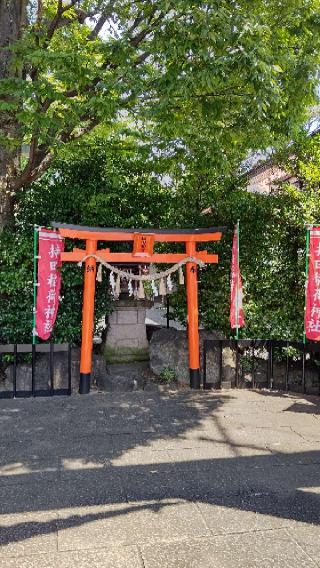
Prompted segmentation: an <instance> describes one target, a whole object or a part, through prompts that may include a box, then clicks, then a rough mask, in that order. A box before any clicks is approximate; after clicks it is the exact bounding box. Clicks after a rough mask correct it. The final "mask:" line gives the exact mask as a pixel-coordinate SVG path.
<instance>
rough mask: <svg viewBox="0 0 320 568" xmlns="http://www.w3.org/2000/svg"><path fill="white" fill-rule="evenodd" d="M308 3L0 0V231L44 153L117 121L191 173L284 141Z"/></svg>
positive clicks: (307, 62)
mask: <svg viewBox="0 0 320 568" xmlns="http://www.w3.org/2000/svg"><path fill="white" fill-rule="evenodd" d="M319 37H320V36H319V11H318V1H317V0H256V1H255V2H254V3H252V2H248V0H238V1H237V2H235V1H230V0H219V1H218V0H207V1H205V2H204V1H202V0H195V1H194V2H190V0H174V1H173V0H137V1H136V2H132V1H131V0H66V1H64V0H0V52H1V58H0V59H1V63H0V126H1V133H0V229H1V228H2V227H3V226H5V225H6V224H8V223H9V222H10V221H12V218H13V217H12V216H13V211H14V208H15V207H16V206H17V204H18V203H19V200H20V196H21V195H20V194H21V190H22V189H23V188H25V187H27V186H28V185H29V184H30V183H31V182H33V181H35V180H36V179H39V178H40V177H41V175H43V173H44V172H45V171H46V170H47V169H48V167H49V165H50V163H51V162H52V160H53V159H54V157H55V155H56V154H57V152H58V151H59V149H61V147H65V146H66V145H68V144H70V143H72V142H73V141H74V140H76V139H78V138H79V137H81V136H83V135H84V134H85V133H87V132H88V131H91V130H92V129H93V128H95V126H96V125H97V124H100V123H101V122H104V123H107V124H108V123H109V124H112V123H113V122H114V121H116V120H117V118H118V117H119V113H120V114H122V116H123V114H125V115H126V116H127V117H128V118H129V119H130V120H131V121H134V120H138V121H140V124H141V125H143V124H144V125H150V124H152V125H153V126H154V128H155V133H156V134H157V135H159V136H160V137H162V138H163V137H165V140H166V142H165V145H166V147H167V148H169V147H170V144H171V149H172V151H176V150H177V147H179V148H180V150H181V149H184V151H185V153H186V154H189V155H193V154H194V153H195V152H196V151H197V148H199V147H202V148H204V147H205V148H206V151H205V152H203V158H204V160H203V161H202V165H203V166H204V167H207V168H208V166H209V165H210V163H215V164H216V165H217V164H219V165H220V168H225V167H227V164H228V160H229V156H230V155H232V154H233V153H235V152H236V153H237V154H238V156H242V155H244V153H245V152H246V151H247V150H248V148H260V147H262V146H265V145H267V144H270V143H271V141H272V140H274V138H275V137H279V136H280V137H281V136H288V135H291V133H292V131H293V129H294V127H295V125H296V124H297V123H299V122H300V121H301V120H302V119H303V116H304V111H305V108H306V106H307V105H309V104H311V103H312V102H313V100H314V83H315V80H316V69H317V66H318V63H319Z"/></svg>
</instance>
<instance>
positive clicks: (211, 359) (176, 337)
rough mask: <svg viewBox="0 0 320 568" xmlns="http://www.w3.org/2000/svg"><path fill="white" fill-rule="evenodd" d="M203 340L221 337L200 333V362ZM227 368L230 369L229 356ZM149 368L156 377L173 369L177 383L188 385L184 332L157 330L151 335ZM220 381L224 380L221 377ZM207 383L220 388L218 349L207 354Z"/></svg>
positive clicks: (186, 346) (216, 334) (185, 334)
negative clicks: (168, 369) (167, 369)
mask: <svg viewBox="0 0 320 568" xmlns="http://www.w3.org/2000/svg"><path fill="white" fill-rule="evenodd" d="M205 339H222V336H221V334H219V333H216V332H212V333H210V332H207V331H200V359H201V362H202V359H203V343H204V340H205ZM232 364H233V363H232ZM228 367H229V368H231V355H230V354H229V358H228ZM150 368H151V370H152V372H153V373H155V374H156V375H160V374H161V372H162V371H163V370H164V369H166V368H170V369H173V370H174V372H175V377H176V379H177V381H178V382H179V383H182V384H186V385H188V384H189V380H190V379H189V358H188V339H187V333H186V331H180V330H176V329H159V330H157V331H155V332H154V333H153V335H152V338H151V341H150ZM234 368H235V356H234ZM229 374H230V372H229ZM222 380H224V379H223V377H222ZM207 382H208V383H212V384H213V386H215V387H218V386H220V351H219V349H213V350H210V351H208V352H207ZM225 386H227V385H225Z"/></svg>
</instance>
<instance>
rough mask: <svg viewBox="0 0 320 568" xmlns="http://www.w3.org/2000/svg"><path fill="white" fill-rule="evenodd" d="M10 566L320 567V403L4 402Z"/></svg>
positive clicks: (196, 399)
mask: <svg viewBox="0 0 320 568" xmlns="http://www.w3.org/2000/svg"><path fill="white" fill-rule="evenodd" d="M0 445H1V447H0V463H1V465H0V475H1V481H0V509H1V517H0V544H1V547H0V568H13V567H14V568H91V567H94V568H143V567H144V568H211V567H212V568H239V567H245V568H251V567H259V568H269V567H279V568H280V567H281V568H286V567H290V568H292V567H297V568H304V567H310V568H311V567H316V566H318V567H319V566H320V528H319V527H320V399H317V398H312V397H299V396H293V395H280V394H277V393H269V392H260V393H255V392H248V391H238V392H236V391H228V392H221V393H218V394H211V393H206V392H204V393H191V392H189V391H188V392H180V393H172V394H159V393H148V392H146V391H141V392H134V393H126V394H111V395H110V394H91V395H89V396H82V397H80V396H74V397H71V398H58V397H57V398H52V399H36V400H18V401H1V402H0Z"/></svg>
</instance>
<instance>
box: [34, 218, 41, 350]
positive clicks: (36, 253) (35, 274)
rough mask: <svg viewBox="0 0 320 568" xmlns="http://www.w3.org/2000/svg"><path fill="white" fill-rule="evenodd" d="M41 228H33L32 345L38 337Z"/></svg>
mask: <svg viewBox="0 0 320 568" xmlns="http://www.w3.org/2000/svg"><path fill="white" fill-rule="evenodd" d="M39 230H40V227H38V226H37V225H34V227H33V313H32V345H35V344H36V343H37V336H36V306H37V284H38V278H37V276H38V274H37V268H38V265H37V260H38V241H39Z"/></svg>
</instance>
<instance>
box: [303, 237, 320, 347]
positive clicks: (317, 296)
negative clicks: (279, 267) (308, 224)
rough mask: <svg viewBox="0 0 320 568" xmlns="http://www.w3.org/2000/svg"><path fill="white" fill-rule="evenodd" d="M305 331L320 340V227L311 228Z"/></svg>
mask: <svg viewBox="0 0 320 568" xmlns="http://www.w3.org/2000/svg"><path fill="white" fill-rule="evenodd" d="M305 333H306V337H307V339H311V340H312V341H320V227H313V228H312V229H311V230H310V248H309V268H308V278H307V282H306V311H305Z"/></svg>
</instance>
